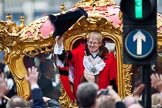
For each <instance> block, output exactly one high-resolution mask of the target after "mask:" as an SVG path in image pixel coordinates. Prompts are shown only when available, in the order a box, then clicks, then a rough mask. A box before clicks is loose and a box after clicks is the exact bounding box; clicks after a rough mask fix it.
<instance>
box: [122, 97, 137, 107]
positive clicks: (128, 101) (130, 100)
mask: <svg viewBox="0 0 162 108" xmlns="http://www.w3.org/2000/svg"><path fill="white" fill-rule="evenodd" d="M123 102H124V104H125V105H126V107H129V106H130V105H132V104H135V103H137V101H136V99H135V98H134V97H133V96H127V97H125V98H124V99H123Z"/></svg>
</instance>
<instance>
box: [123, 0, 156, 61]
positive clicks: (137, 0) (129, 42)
mask: <svg viewBox="0 0 162 108" xmlns="http://www.w3.org/2000/svg"><path fill="white" fill-rule="evenodd" d="M120 9H121V11H122V14H123V16H122V17H123V19H122V20H123V63H124V64H155V63H156V62H157V27H156V20H157V18H156V17H157V0H121V3H120Z"/></svg>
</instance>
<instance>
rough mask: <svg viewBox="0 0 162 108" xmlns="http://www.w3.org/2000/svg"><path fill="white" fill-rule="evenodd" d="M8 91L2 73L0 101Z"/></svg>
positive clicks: (0, 78)
mask: <svg viewBox="0 0 162 108" xmlns="http://www.w3.org/2000/svg"><path fill="white" fill-rule="evenodd" d="M8 91H9V87H8V86H7V83H6V81H5V78H4V75H3V73H0V99H1V98H3V97H4V95H5V94H6V93H7V92H8Z"/></svg>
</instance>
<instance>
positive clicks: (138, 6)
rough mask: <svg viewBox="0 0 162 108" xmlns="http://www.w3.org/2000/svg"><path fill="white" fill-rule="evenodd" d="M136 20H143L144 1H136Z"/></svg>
mask: <svg viewBox="0 0 162 108" xmlns="http://www.w3.org/2000/svg"><path fill="white" fill-rule="evenodd" d="M135 18H142V0H135Z"/></svg>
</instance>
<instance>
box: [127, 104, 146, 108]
mask: <svg viewBox="0 0 162 108" xmlns="http://www.w3.org/2000/svg"><path fill="white" fill-rule="evenodd" d="M128 108H143V106H141V105H140V104H138V103H135V104H132V105H130V106H129V107H128Z"/></svg>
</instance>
